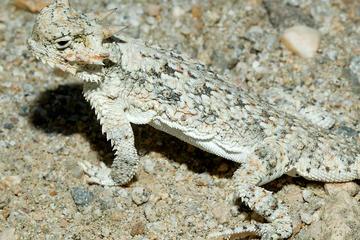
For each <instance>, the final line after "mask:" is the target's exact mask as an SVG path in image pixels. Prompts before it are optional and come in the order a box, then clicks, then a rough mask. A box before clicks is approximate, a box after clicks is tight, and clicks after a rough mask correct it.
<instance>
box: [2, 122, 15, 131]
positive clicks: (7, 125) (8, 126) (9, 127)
mask: <svg viewBox="0 0 360 240" xmlns="http://www.w3.org/2000/svg"><path fill="white" fill-rule="evenodd" d="M4 128H5V129H8V130H10V129H13V128H14V124H12V123H4Z"/></svg>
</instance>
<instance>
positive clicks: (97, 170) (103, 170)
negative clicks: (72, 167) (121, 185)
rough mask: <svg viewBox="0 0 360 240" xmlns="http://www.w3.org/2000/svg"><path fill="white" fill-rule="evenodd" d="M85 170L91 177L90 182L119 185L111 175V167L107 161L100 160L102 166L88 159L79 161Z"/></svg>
mask: <svg viewBox="0 0 360 240" xmlns="http://www.w3.org/2000/svg"><path fill="white" fill-rule="evenodd" d="M79 165H80V167H81V168H82V169H83V171H84V172H85V173H86V174H87V175H88V176H89V177H90V178H89V180H88V182H90V183H96V184H99V185H102V186H114V185H117V184H116V183H115V182H114V181H113V179H112V178H111V176H110V172H111V169H110V168H108V167H107V166H106V165H105V163H103V162H100V166H95V165H92V164H91V163H89V162H87V161H83V162H80V163H79Z"/></svg>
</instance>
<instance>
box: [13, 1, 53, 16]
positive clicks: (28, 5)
mask: <svg viewBox="0 0 360 240" xmlns="http://www.w3.org/2000/svg"><path fill="white" fill-rule="evenodd" d="M49 4H50V0H15V2H14V5H15V6H16V7H17V8H20V9H23V10H26V11H30V12H32V13H36V12H40V10H41V9H43V8H44V7H46V6H47V5H49Z"/></svg>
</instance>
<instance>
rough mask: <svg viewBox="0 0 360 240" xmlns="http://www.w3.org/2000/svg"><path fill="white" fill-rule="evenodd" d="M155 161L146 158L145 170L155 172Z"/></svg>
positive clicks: (150, 172)
mask: <svg viewBox="0 0 360 240" xmlns="http://www.w3.org/2000/svg"><path fill="white" fill-rule="evenodd" d="M155 166H156V164H155V162H154V161H153V160H151V159H149V158H146V159H145V161H144V171H145V172H147V173H149V174H153V173H155Z"/></svg>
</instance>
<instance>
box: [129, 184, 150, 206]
mask: <svg viewBox="0 0 360 240" xmlns="http://www.w3.org/2000/svg"><path fill="white" fill-rule="evenodd" d="M131 198H132V200H133V202H134V203H135V204H136V205H141V204H144V203H146V202H147V201H148V200H149V198H150V192H149V191H148V190H147V189H145V188H143V187H135V188H134V189H133V190H132V192H131Z"/></svg>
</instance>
